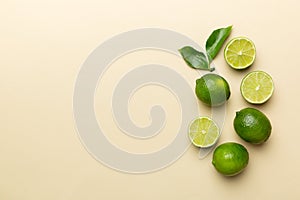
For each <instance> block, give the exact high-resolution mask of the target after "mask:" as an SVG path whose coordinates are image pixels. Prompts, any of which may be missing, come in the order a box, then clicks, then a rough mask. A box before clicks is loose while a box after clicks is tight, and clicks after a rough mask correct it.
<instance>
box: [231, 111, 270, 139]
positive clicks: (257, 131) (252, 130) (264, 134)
mask: <svg viewBox="0 0 300 200" xmlns="http://www.w3.org/2000/svg"><path fill="white" fill-rule="evenodd" d="M233 125H234V129H235V131H236V133H237V134H238V135H239V136H240V137H241V138H242V139H244V140H245V141H247V142H250V143H253V144H261V143H263V142H265V141H267V140H268V138H269V137H270V135H271V131H272V125H271V122H270V120H269V119H268V118H267V116H266V115H265V114H264V113H262V112H261V111H259V110H257V109H255V108H244V109H242V110H241V111H239V112H236V116H235V118H234V121H233Z"/></svg>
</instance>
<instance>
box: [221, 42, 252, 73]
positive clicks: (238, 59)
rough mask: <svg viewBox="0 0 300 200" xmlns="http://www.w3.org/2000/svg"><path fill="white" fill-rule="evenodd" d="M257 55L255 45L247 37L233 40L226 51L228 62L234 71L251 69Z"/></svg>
mask: <svg viewBox="0 0 300 200" xmlns="http://www.w3.org/2000/svg"><path fill="white" fill-rule="evenodd" d="M255 55H256V50H255V46H254V43H253V42H252V41H251V40H250V39H248V38H246V37H237V38H233V39H232V40H231V41H229V43H228V44H227V45H226V47H225V50H224V57H225V60H226V62H227V63H228V65H229V66H231V67H232V68H234V69H245V68H247V67H250V66H251V65H252V64H253V62H254V60H255Z"/></svg>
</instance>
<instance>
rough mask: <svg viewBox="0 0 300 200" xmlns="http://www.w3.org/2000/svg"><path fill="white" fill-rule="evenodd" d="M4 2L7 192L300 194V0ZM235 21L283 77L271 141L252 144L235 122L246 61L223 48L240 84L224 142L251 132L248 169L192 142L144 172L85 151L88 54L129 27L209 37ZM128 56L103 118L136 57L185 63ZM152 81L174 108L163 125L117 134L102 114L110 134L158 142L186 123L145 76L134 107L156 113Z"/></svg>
mask: <svg viewBox="0 0 300 200" xmlns="http://www.w3.org/2000/svg"><path fill="white" fill-rule="evenodd" d="M0 5H1V6H0V35H1V37H0V58H1V59H0V67H1V73H0V91H1V101H0V102H1V103H0V111H1V113H2V114H1V116H0V122H1V123H0V124H1V125H0V133H1V139H0V199H3V200H27V199H28V200H35V199H37V200H40V199H43V200H48V199H49V200H53V199H55V200H68V199H72V200H82V199H89V200H95V199H143V200H144V199H146V200H147V199H149V200H150V199H173V200H175V199H176V200H177V199H178V200H181V199H185V200H196V199H230V200H235V199H246V200H247V199H249V200H250V199H251V200H254V199H272V200H274V199H291V200H292V199H300V190H299V189H298V186H299V184H300V183H299V179H300V173H299V168H300V156H299V153H298V151H299V140H300V134H299V128H298V127H299V122H298V120H299V116H298V111H299V110H300V106H299V105H300V104H299V101H300V98H299V91H300V90H299V75H298V73H299V72H300V71H299V69H300V61H299V44H300V39H299V35H300V25H299V19H300V12H299V7H300V4H299V3H298V2H297V1H296V0H285V1H270V0H269V1H261V0H252V1H247V3H246V1H238V0H228V1H208V0H207V1H201V0H197V1H196V0H185V1H174V0H172V1H171V0H164V1H162V0H159V1H158V0H152V1H139V0H127V1H121V0H120V1H116V0H112V1H101V0H100V1H96V0H94V1H93V0H87V1H79V0H52V1H40V0H28V1H21V0H13V1H1V4H0ZM229 24H233V25H234V29H233V32H232V34H231V37H234V36H239V35H245V36H248V37H250V38H251V39H252V40H253V41H254V42H255V44H256V47H257V60H256V62H255V64H254V66H252V68H251V69H250V70H256V69H262V70H264V71H267V72H269V73H270V74H271V75H272V76H273V78H274V81H275V86H276V90H275V94H274V96H273V97H272V99H271V100H270V101H269V102H268V103H267V104H265V105H263V106H260V107H259V108H260V109H261V110H262V111H264V112H265V113H266V114H267V115H268V116H269V117H270V119H271V120H272V124H273V132H272V136H271V138H270V140H269V141H268V142H267V143H266V144H264V145H262V146H252V145H249V144H245V143H244V142H243V141H241V139H239V138H238V136H236V134H235V133H234V130H233V127H232V120H233V118H234V112H235V111H236V110H238V109H241V108H243V107H245V106H249V105H248V104H247V103H246V102H245V101H244V100H243V99H242V97H241V96H240V94H239V83H240V80H241V78H242V77H243V76H244V75H245V73H247V71H243V72H237V71H234V70H232V69H230V68H229V67H228V66H226V64H225V61H224V59H223V58H222V54H220V55H219V56H218V57H217V58H216V59H215V65H216V66H217V67H218V70H219V71H220V73H221V74H222V75H223V76H224V77H225V78H226V79H228V81H229V82H230V85H231V89H232V96H231V98H230V101H229V102H228V107H227V117H226V119H225V120H226V121H225V124H224V131H223V134H222V137H221V138H220V143H221V142H224V141H237V142H240V143H242V144H245V146H246V147H247V148H248V150H249V153H250V156H251V158H250V159H251V160H250V163H249V166H248V168H247V169H246V170H245V172H244V173H242V174H240V175H239V176H236V177H234V178H225V177H223V176H221V175H220V174H218V173H217V172H216V171H215V170H214V168H213V167H212V165H211V164H210V162H211V155H209V156H208V157H207V158H206V159H204V160H199V159H198V150H197V149H196V148H193V147H191V148H189V149H188V151H187V152H186V153H185V154H184V155H183V156H182V157H181V158H180V159H179V160H178V161H177V162H175V163H174V164H173V165H171V166H169V167H167V168H165V169H163V170H161V171H158V172H155V173H150V174H143V175H130V174H125V173H120V172H117V171H114V170H112V169H110V168H107V167H105V166H103V165H102V164H100V163H99V162H97V161H96V160H94V159H93V158H92V157H91V156H90V155H89V154H88V153H87V151H86V150H85V149H84V148H83V146H82V145H81V143H80V140H79V138H78V136H77V133H76V130H75V124H74V121H73V115H72V94H73V87H74V83H75V80H76V76H77V73H78V71H79V69H80V66H81V64H82V63H83V61H84V60H85V59H86V58H87V56H88V55H89V53H90V52H91V51H92V50H93V49H94V48H95V47H97V45H99V44H100V43H101V42H103V41H105V39H107V38H109V37H111V36H112V35H115V34H118V33H122V32H124V31H128V30H131V29H137V28H142V27H158V28H167V29H171V30H174V31H177V32H179V33H182V34H185V35H187V36H189V37H190V38H192V39H194V40H195V41H196V42H198V43H199V44H201V45H202V46H203V44H204V43H205V40H206V38H207V36H208V35H209V34H210V32H211V31H212V30H213V29H215V28H217V27H222V26H226V25H229ZM139 55H140V56H139ZM128 56H129V57H127V58H126V57H124V58H121V59H123V62H121V61H119V62H116V63H114V65H113V66H112V68H111V72H112V73H107V74H106V76H105V77H104V80H103V88H106V90H107V96H106V97H107V98H106V100H107V101H105V102H104V103H103V104H100V103H96V105H95V107H96V112H97V115H98V118H99V119H102V118H103V117H105V116H106V118H109V117H110V116H109V114H106V115H105V114H103V112H101V108H103V109H105V108H106V106H105V105H106V104H107V103H109V102H108V100H109V97H110V93H109V91H110V89H109V85H110V84H114V82H113V81H114V80H118V79H117V78H118V77H119V75H122V73H123V72H126V69H127V70H128V69H129V68H130V67H132V65H133V64H135V65H136V64H140V63H143V62H144V61H145V62H151V61H155V62H160V63H167V64H171V65H174V66H178V67H176V69H179V70H180V69H182V68H183V67H182V66H183V65H184V63H183V62H182V60H179V59H177V58H175V57H170V55H167V54H163V53H161V52H150V51H149V52H148V53H147V52H143V53H141V52H136V53H135V54H132V55H128ZM137 57H139V59H136V58H137ZM142 58H143V59H144V60H143V59H142ZM172 58H173V59H172ZM176 59H177V60H176ZM118 63H119V64H118ZM119 66H122V67H120V70H117V67H119ZM184 69H186V72H185V76H187V77H189V74H190V75H191V76H192V74H193V73H192V72H191V71H189V70H190V69H188V68H184ZM248 71H249V70H248ZM190 72H191V73H190ZM187 79H188V80H190V82H191V84H192V83H193V82H194V78H187ZM149 91H157V95H159V96H160V97H162V98H161V102H159V103H162V104H164V105H166V109H167V110H170V112H171V114H169V117H170V118H168V119H167V126H166V129H165V130H164V134H162V135H161V136H158V137H156V138H152V139H151V140H150V141H135V140H131V139H132V138H127V137H125V136H123V135H121V134H118V132H117V131H118V130H117V129H116V127H115V125H114V124H112V122H111V119H104V120H106V123H105V124H106V125H105V129H107V130H108V132H109V133H111V134H110V135H109V136H108V137H109V138H110V139H111V140H112V141H113V142H114V143H115V144H117V145H119V146H120V147H122V148H125V149H126V148H129V149H128V150H129V151H133V152H137V151H144V152H149V151H152V150H155V149H157V148H159V147H161V146H163V145H166V144H167V143H166V142H167V141H169V140H170V138H172V137H173V135H172V132H174V130H175V131H176V128H178V125H177V123H178V122H179V119H177V118H176V117H175V116H177V115H176V113H177V112H179V107H178V105H177V102H176V101H175V100H174V97H173V96H172V95H171V94H170V93H169V92H168V91H164V90H162V88H151V87H150V88H144V90H143V91H140V92H138V93H137V94H136V95H135V96H134V97H133V99H134V101H135V102H136V103H135V102H133V103H132V102H131V104H130V108H131V109H132V110H131V111H132V112H131V113H132V119H133V120H134V121H135V122H136V123H138V124H140V125H147V123H149V119H148V118H147V116H148V115H145V112H146V113H148V110H149V106H150V105H152V104H153V103H157V98H155V97H156V96H155V95H153V96H151V98H148V97H147V96H146V94H149ZM97 98H99V93H97V94H96V99H97ZM145 99H150V100H149V101H145ZM151 99H152V100H151ZM143 101H145V102H146V103H145V106H144V107H143V106H142V105H143V104H142V103H141V102H143ZM96 102H98V101H96ZM134 105H138V106H137V107H138V108H139V109H137V107H134ZM199 106H200V107H201V106H202V105H199ZM202 109H203V110H202V111H203V112H204V114H206V112H209V110H207V109H205V108H202ZM172 130H173V131H172ZM128 144H129V145H128ZM130 148H131V149H130Z"/></svg>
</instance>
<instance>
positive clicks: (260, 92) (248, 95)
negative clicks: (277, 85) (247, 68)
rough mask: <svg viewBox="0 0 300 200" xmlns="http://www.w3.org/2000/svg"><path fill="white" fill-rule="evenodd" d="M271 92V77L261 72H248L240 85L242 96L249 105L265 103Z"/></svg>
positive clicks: (272, 88)
mask: <svg viewBox="0 0 300 200" xmlns="http://www.w3.org/2000/svg"><path fill="white" fill-rule="evenodd" d="M273 91H274V83H273V80H272V77H271V76H270V75H269V74H267V73H266V72H263V71H254V72H250V73H249V74H247V75H246V76H245V78H244V79H243V81H242V83H241V93H242V96H243V97H244V99H245V100H246V101H248V102H249V103H253V104H262V103H265V102H266V101H268V100H269V99H270V98H271V96H272V94H273Z"/></svg>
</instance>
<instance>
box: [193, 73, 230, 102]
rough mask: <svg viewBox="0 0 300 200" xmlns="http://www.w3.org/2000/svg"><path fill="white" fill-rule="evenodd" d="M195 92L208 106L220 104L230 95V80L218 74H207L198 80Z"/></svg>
mask: <svg viewBox="0 0 300 200" xmlns="http://www.w3.org/2000/svg"><path fill="white" fill-rule="evenodd" d="M195 93H196V95H197V97H198V99H199V100H200V101H202V102H203V103H204V104H206V105H208V106H220V105H222V104H224V103H225V102H226V100H228V99H229V97H230V87H229V84H228V82H227V81H226V80H225V79H224V78H223V77H221V76H219V75H217V74H206V75H204V76H202V77H201V78H200V79H198V80H197V81H196V88H195Z"/></svg>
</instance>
